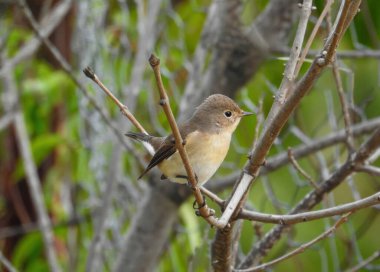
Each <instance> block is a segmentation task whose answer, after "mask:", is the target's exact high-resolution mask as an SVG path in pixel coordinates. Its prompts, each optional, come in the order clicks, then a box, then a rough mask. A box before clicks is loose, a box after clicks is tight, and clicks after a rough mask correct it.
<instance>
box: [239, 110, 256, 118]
mask: <svg viewBox="0 0 380 272" xmlns="http://www.w3.org/2000/svg"><path fill="white" fill-rule="evenodd" d="M252 114H254V113H253V112H248V111H243V112H242V113H241V116H242V117H243V116H248V115H252Z"/></svg>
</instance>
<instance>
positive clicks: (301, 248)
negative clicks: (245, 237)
mask: <svg viewBox="0 0 380 272" xmlns="http://www.w3.org/2000/svg"><path fill="white" fill-rule="evenodd" d="M351 214H352V212H350V213H348V214H347V215H344V216H342V217H341V218H340V219H339V220H338V221H336V223H335V224H334V225H333V226H332V227H331V228H329V229H327V230H326V231H324V232H323V233H321V234H320V235H318V236H317V237H315V238H314V239H313V240H311V241H309V242H307V243H305V244H302V245H301V246H299V247H298V248H296V249H294V250H293V251H291V252H289V253H287V254H285V255H283V256H281V257H279V258H277V259H275V260H273V261H270V262H267V263H264V264H261V265H258V266H255V267H252V268H248V269H234V270H233V271H236V272H251V271H263V270H265V269H268V268H269V267H272V266H273V265H275V264H278V263H280V262H282V261H285V260H287V259H289V258H291V257H293V256H295V255H298V254H301V253H303V252H304V251H305V250H306V249H308V248H309V247H311V246H312V245H314V244H316V243H318V242H319V241H321V240H323V239H325V238H327V237H328V236H329V235H330V234H332V233H334V232H335V231H336V230H337V228H339V227H340V225H342V224H343V223H345V222H347V220H348V217H349V216H350V215H351Z"/></svg>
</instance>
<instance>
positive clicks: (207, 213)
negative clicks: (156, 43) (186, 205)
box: [149, 54, 225, 228]
mask: <svg viewBox="0 0 380 272" xmlns="http://www.w3.org/2000/svg"><path fill="white" fill-rule="evenodd" d="M149 63H150V65H151V67H152V69H153V72H154V75H155V78H156V82H157V87H158V90H159V93H160V98H161V100H160V105H161V106H162V107H163V109H164V112H165V115H166V117H167V119H168V122H169V124H170V128H171V130H172V132H173V136H174V138H175V145H176V148H177V150H178V152H179V154H180V156H181V159H182V162H183V165H184V167H185V169H186V173H187V177H188V181H189V183H190V185H191V189H192V191H193V194H194V197H195V201H196V203H197V204H198V207H199V213H200V215H201V216H202V217H203V218H205V219H206V221H207V222H209V223H210V224H211V225H213V226H216V227H218V228H222V227H225V225H220V224H219V222H218V221H217V218H216V217H215V216H214V215H213V211H212V210H211V209H210V208H209V207H208V206H207V205H206V204H205V203H204V199H203V195H202V193H201V190H200V187H199V186H198V184H197V183H198V182H197V180H196V178H195V173H194V171H193V169H192V167H191V165H190V161H189V157H188V156H187V153H186V150H185V148H184V145H185V144H186V143H185V142H184V141H183V139H182V137H181V134H180V132H179V129H178V126H177V123H176V121H175V118H174V115H173V112H172V110H171V108H170V103H169V97H168V96H167V94H166V91H165V87H164V85H163V83H162V78H161V72H160V60H159V59H158V58H157V57H156V56H155V55H153V54H152V55H151V56H150V58H149Z"/></svg>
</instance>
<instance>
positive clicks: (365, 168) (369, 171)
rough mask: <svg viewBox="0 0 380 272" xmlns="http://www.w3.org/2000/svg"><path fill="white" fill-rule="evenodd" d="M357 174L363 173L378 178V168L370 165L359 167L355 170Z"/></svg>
mask: <svg viewBox="0 0 380 272" xmlns="http://www.w3.org/2000/svg"><path fill="white" fill-rule="evenodd" d="M355 170H356V171H357V172H364V173H367V174H369V175H373V176H377V177H380V168H379V167H375V166H372V165H359V166H357V167H356V168H355Z"/></svg>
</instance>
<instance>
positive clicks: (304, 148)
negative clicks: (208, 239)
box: [206, 117, 380, 192]
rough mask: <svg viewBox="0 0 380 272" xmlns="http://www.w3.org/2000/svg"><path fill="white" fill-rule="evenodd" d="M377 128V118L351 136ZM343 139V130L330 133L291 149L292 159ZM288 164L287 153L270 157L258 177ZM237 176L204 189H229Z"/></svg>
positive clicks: (368, 121)
mask: <svg viewBox="0 0 380 272" xmlns="http://www.w3.org/2000/svg"><path fill="white" fill-rule="evenodd" d="M379 126H380V118H379V117H378V118H374V119H370V120H367V121H365V122H362V123H359V124H356V125H353V126H352V132H353V136H354V137H358V136H362V135H364V134H367V133H371V132H373V131H374V130H375V129H376V128H378V127H379ZM345 138H346V134H345V131H344V130H340V131H337V132H334V133H331V134H329V135H327V136H325V137H323V138H320V139H316V140H313V141H312V142H310V143H306V144H303V145H299V146H296V147H293V148H292V153H293V157H294V158H295V159H300V158H303V157H306V156H308V155H310V154H313V153H315V152H317V151H321V150H323V149H325V148H328V147H330V146H333V145H335V144H338V143H342V142H344V141H345ZM289 162H290V161H289V156H288V154H287V152H282V153H280V154H278V155H276V156H273V157H270V158H269V159H268V160H267V161H266V162H265V165H264V166H263V167H262V169H261V171H260V176H263V175H267V174H268V173H271V172H273V171H275V170H277V169H279V168H280V167H283V166H284V165H286V164H288V163H289ZM239 175H240V174H239V173H235V174H234V175H231V176H230V177H226V178H222V179H219V180H217V181H215V182H209V183H207V185H206V187H207V188H208V189H209V190H212V191H213V192H218V191H221V190H223V189H224V188H228V187H231V186H232V185H233V184H234V183H235V182H236V180H237V179H238V178H239Z"/></svg>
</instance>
